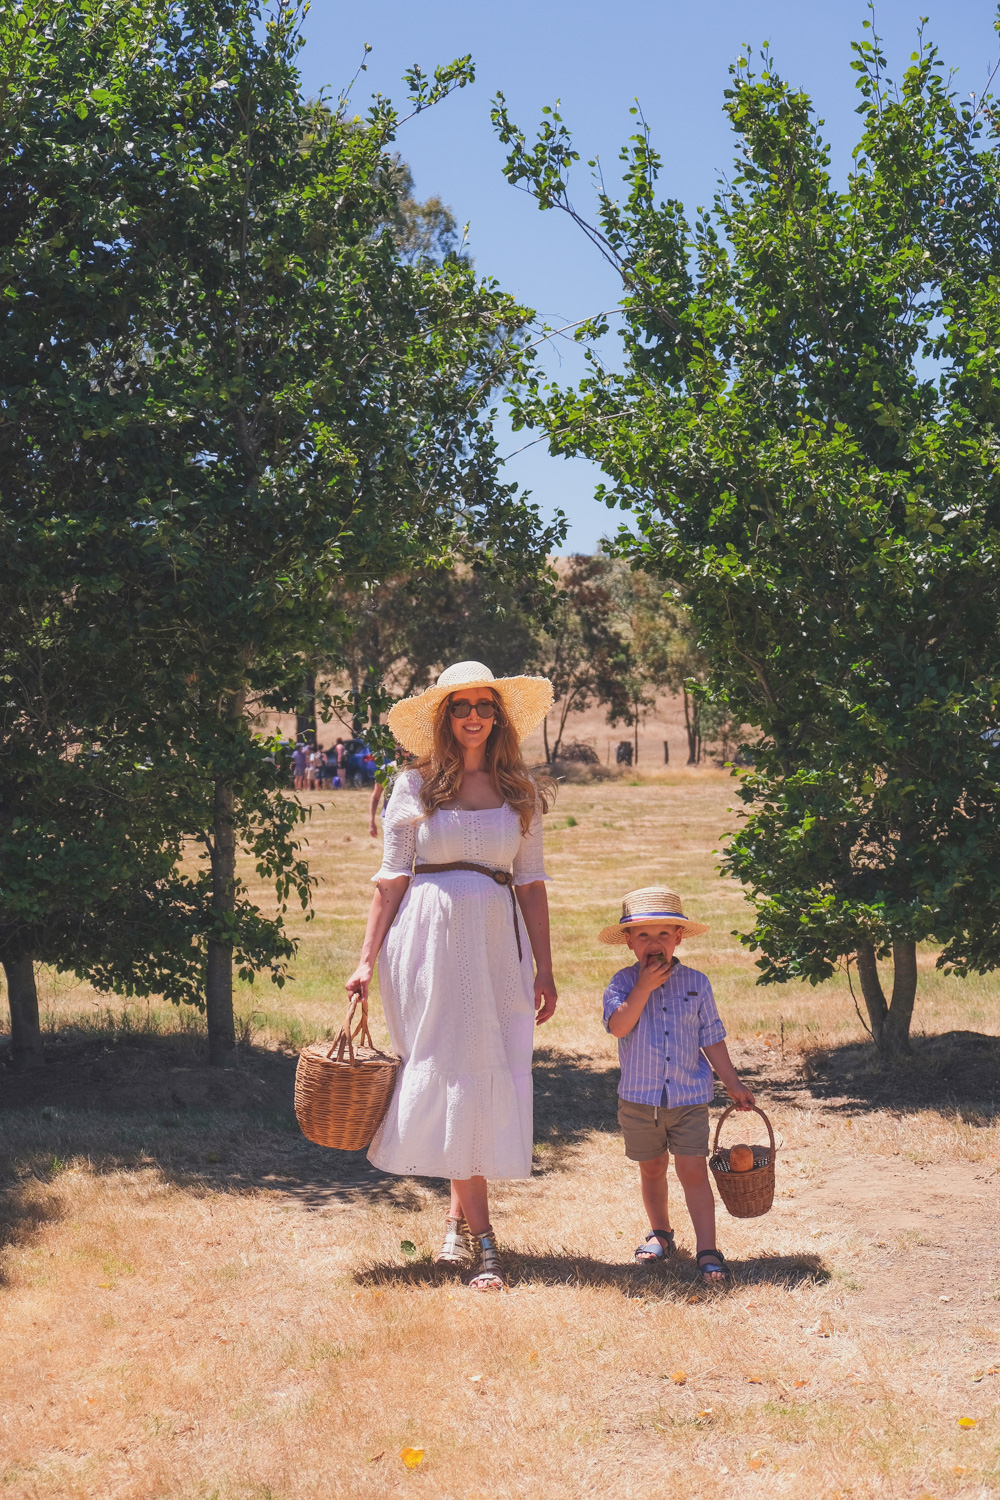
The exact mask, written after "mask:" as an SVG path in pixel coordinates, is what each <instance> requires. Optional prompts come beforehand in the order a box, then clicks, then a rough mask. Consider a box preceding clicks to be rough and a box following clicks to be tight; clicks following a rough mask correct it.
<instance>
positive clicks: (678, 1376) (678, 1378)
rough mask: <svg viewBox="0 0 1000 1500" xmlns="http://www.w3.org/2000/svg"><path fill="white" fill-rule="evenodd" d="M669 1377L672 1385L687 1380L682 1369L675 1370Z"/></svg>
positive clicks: (682, 1383)
mask: <svg viewBox="0 0 1000 1500" xmlns="http://www.w3.org/2000/svg"><path fill="white" fill-rule="evenodd" d="M670 1379H671V1380H672V1381H673V1382H674V1385H684V1384H685V1383H686V1382H687V1375H686V1373H685V1372H684V1371H683V1370H675V1371H674V1373H673V1374H672V1375H671V1377H670Z"/></svg>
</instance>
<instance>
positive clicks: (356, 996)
mask: <svg viewBox="0 0 1000 1500" xmlns="http://www.w3.org/2000/svg"><path fill="white" fill-rule="evenodd" d="M359 1005H360V1006H361V1019H360V1021H359V1022H358V1024H357V1026H354V1029H353V1031H352V1029H351V1028H352V1026H353V1023H354V1012H355V1010H357V1008H358V1006H359ZM355 1041H359V1042H360V1045H361V1046H362V1047H371V1048H372V1049H373V1050H374V1047H375V1043H374V1042H373V1041H372V1034H371V1032H370V1031H369V1030H368V1001H367V1000H366V999H365V998H364V996H363V995H362V993H361V991H360V989H358V990H355V991H354V993H353V994H352V995H351V998H350V1000H349V1001H348V1002H347V1015H346V1016H345V1017H344V1024H343V1026H342V1027H341V1028H340V1030H339V1031H338V1032H337V1035H336V1036H335V1037H334V1039H333V1041H332V1042H331V1043H330V1050H329V1051H328V1052H327V1054H326V1055H327V1057H328V1058H332V1057H333V1054H334V1050H336V1053H337V1061H338V1062H343V1061H344V1048H345V1047H346V1048H347V1057H348V1062H349V1065H350V1066H351V1067H352V1068H353V1067H354V1043H355Z"/></svg>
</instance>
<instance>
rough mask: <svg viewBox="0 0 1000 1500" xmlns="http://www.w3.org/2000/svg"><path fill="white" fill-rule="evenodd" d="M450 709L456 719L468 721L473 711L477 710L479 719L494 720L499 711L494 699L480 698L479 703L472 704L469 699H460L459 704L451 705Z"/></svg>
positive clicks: (449, 705)
mask: <svg viewBox="0 0 1000 1500" xmlns="http://www.w3.org/2000/svg"><path fill="white" fill-rule="evenodd" d="M448 707H449V709H450V710H451V712H452V715H453V716H454V717H455V718H456V719H467V718H468V717H469V715H470V714H471V712H472V710H473V709H475V710H476V713H477V714H478V716H479V718H481V719H492V717H493V715H494V714H495V713H496V711H497V706H496V704H495V703H494V702H493V699H492V698H480V700H479V702H478V703H470V702H469V700H468V698H459V700H458V702H457V703H449V704H448Z"/></svg>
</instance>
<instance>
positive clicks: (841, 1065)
mask: <svg viewBox="0 0 1000 1500" xmlns="http://www.w3.org/2000/svg"><path fill="white" fill-rule="evenodd" d="M752 1074H753V1070H752V1069H748V1070H746V1076H747V1077H748V1079H751V1078H752ZM767 1087H768V1089H769V1091H770V1092H771V1093H773V1094H774V1095H775V1096H777V1097H780V1098H783V1099H785V1100H787V1101H788V1102H789V1103H793V1102H795V1100H796V1097H802V1096H806V1097H807V1098H809V1099H811V1100H821V1101H822V1102H823V1103H824V1104H825V1106H826V1107H827V1108H828V1109H830V1110H832V1111H833V1112H835V1113H836V1112H841V1113H843V1114H854V1113H857V1112H858V1111H859V1110H862V1109H884V1110H887V1111H889V1112H890V1113H898V1114H908V1113H914V1112H916V1111H918V1110H922V1109H938V1110H941V1111H942V1112H943V1113H945V1114H950V1115H953V1116H955V1117H957V1118H959V1119H962V1120H965V1121H966V1122H968V1123H969V1124H972V1125H983V1126H985V1125H990V1124H992V1123H993V1121H995V1120H996V1119H998V1118H1000V1037H997V1036H987V1035H984V1034H983V1033H982V1032H978V1031H946V1032H942V1033H940V1034H939V1035H936V1036H915V1037H914V1038H913V1051H912V1053H911V1054H910V1055H909V1056H907V1057H904V1058H901V1059H900V1060H899V1061H898V1062H896V1063H893V1064H892V1065H891V1066H886V1065H885V1064H883V1063H882V1062H881V1060H880V1058H879V1056H878V1053H877V1052H876V1051H875V1048H874V1046H873V1045H872V1044H871V1043H870V1042H850V1043H847V1044H845V1045H843V1046H839V1047H816V1048H814V1049H812V1050H810V1051H808V1052H805V1053H804V1054H803V1056H802V1062H801V1067H800V1070H799V1073H798V1076H797V1077H792V1078H785V1079H776V1080H770V1079H769V1080H768V1082H767Z"/></svg>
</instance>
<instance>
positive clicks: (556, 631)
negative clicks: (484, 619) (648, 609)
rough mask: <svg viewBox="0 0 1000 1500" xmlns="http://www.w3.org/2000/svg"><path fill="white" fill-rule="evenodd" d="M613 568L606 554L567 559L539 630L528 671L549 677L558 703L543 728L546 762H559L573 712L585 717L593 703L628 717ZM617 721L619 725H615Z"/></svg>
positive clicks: (583, 554) (577, 556)
mask: <svg viewBox="0 0 1000 1500" xmlns="http://www.w3.org/2000/svg"><path fill="white" fill-rule="evenodd" d="M611 581H612V564H611V561H610V559H609V558H607V557H603V556H601V555H600V554H598V555H596V556H593V557H591V556H589V555H588V554H586V553H574V554H572V555H571V556H569V557H567V558H565V559H563V566H562V567H561V568H560V569H559V582H558V585H557V588H556V593H555V598H554V601H553V605H552V609H551V612H550V613H549V615H548V617H547V618H546V620H545V622H544V623H543V624H542V625H541V627H540V628H539V630H538V632H537V635H536V639H535V650H534V653H533V657H532V659H531V661H530V663H529V664H528V665H527V666H526V667H525V668H524V670H527V671H533V672H537V673H539V674H540V675H541V676H543V677H548V678H549V679H550V681H551V683H552V690H553V694H554V701H553V705H552V710H551V717H553V718H554V720H555V734H554V736H552V735H551V731H550V726H549V719H548V717H547V718H546V719H545V721H544V723H543V725H542V737H543V742H544V745H545V759H546V761H547V762H548V763H549V764H551V763H552V762H553V761H555V760H557V759H558V757H559V749H560V746H561V745H562V741H563V737H564V735H565V733H566V724H567V720H568V719H569V716H570V714H571V713H585V712H586V710H587V709H588V708H590V706H591V705H592V704H593V703H606V704H608V705H609V706H611V707H617V708H618V710H619V717H624V716H625V715H626V714H627V713H628V712H629V708H628V703H627V700H626V699H625V695H624V690H623V687H622V680H621V667H622V650H623V640H622V636H621V634H620V633H619V631H618V629H617V627H616V625H615V619H614V614H615V602H614V598H613V596H612V592H611ZM611 722H614V720H611Z"/></svg>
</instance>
